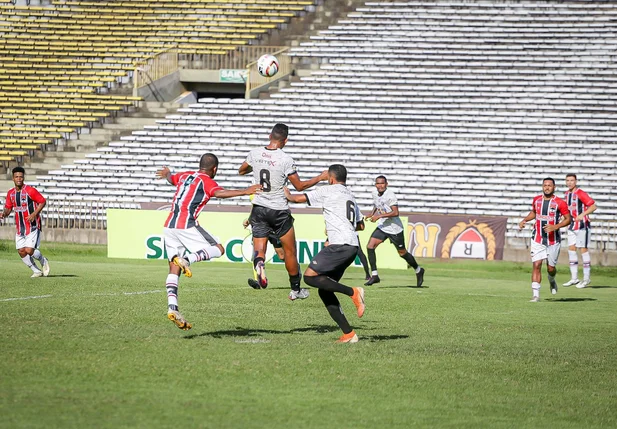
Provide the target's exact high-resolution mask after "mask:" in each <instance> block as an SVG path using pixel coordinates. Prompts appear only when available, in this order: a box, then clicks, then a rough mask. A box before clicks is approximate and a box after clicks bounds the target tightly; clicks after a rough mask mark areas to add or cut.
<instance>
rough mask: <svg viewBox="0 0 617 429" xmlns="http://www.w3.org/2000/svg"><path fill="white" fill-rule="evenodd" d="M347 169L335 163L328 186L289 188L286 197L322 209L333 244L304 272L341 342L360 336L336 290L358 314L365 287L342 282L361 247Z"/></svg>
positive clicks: (350, 341) (360, 215)
mask: <svg viewBox="0 0 617 429" xmlns="http://www.w3.org/2000/svg"><path fill="white" fill-rule="evenodd" d="M346 180H347V169H345V167H344V166H343V165H340V164H334V165H331V166H330V168H329V169H328V183H329V185H328V186H322V187H321V188H318V189H316V190H314V191H311V192H308V193H306V194H300V195H292V194H291V193H290V192H289V191H288V190H286V193H287V199H288V200H289V201H292V202H294V203H308V204H309V205H310V206H311V207H320V208H322V209H323V216H324V220H325V221H326V232H327V234H328V241H329V242H330V244H329V245H328V246H327V247H324V248H323V249H321V251H320V252H319V253H318V254H317V255H316V256H315V257H314V258H313V260H312V261H311V263H310V265H309V267H308V268H307V269H306V271H305V272H304V282H305V283H306V284H307V285H309V286H313V287H316V288H318V290H319V297H320V298H321V300H322V301H323V303H324V305H325V306H326V308H327V309H328V313H330V317H332V319H334V321H335V322H336V323H337V325H339V327H340V328H341V330H342V331H343V336H342V337H341V338H340V339H339V340H338V342H339V343H356V342H358V336H357V335H356V333H355V332H354V330H353V329H352V328H351V326H350V325H349V322H348V321H347V318H346V317H345V315H344V314H343V311H342V309H341V304H340V302H339V300H338V298H337V297H336V295H335V294H334V293H335V292H338V293H341V294H344V295H347V296H348V297H350V298H351V300H352V302H353V303H354V305H355V306H356V310H357V313H358V317H362V315H363V314H364V308H365V307H364V289H363V288H361V287H349V286H345V285H344V284H341V283H339V280H340V279H341V277H343V274H344V273H345V270H346V269H347V267H349V265H351V263H352V262H353V261H354V260H355V259H356V255H357V253H358V247H359V246H360V243H359V241H358V234H357V233H356V229H358V221H359V220H360V219H362V214H360V210H359V209H358V206H357V205H356V199H355V198H354V196H353V194H352V193H351V191H350V190H349V189H348V188H347V186H345V182H346Z"/></svg>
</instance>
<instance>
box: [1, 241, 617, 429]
mask: <svg viewBox="0 0 617 429" xmlns="http://www.w3.org/2000/svg"><path fill="white" fill-rule="evenodd" d="M43 251H44V253H46V254H47V256H48V257H49V258H50V260H51V261H52V276H50V277H49V278H40V279H30V278H29V276H30V273H29V270H28V269H27V268H26V267H25V266H24V265H23V264H22V262H21V261H20V260H19V258H18V256H17V254H16V252H15V250H14V248H13V245H12V243H11V242H0V267H1V277H0V306H1V308H2V311H1V312H0V323H1V325H2V331H1V333H0V427H2V428H5V427H6V428H21V427H45V428H56V427H57V428H71V427H79V428H83V427H113V428H124V427H127V428H129V427H130V428H133V427H143V428H152V427H191V428H192V427H203V428H268V429H273V428H351V427H353V428H410V427H449V428H461V427H470V428H475V427H491V428H495V427H497V428H500V427H504V428H505V427H508V428H512V427H516V428H524V427H528V428H540V427H542V428H544V427H554V428H592V427H615V426H617V407H616V404H617V342H616V341H615V338H616V336H615V320H616V316H615V309H616V304H617V268H614V267H613V268H602V267H594V268H593V270H594V271H593V285H594V287H593V288H590V289H585V290H579V289H576V288H567V289H566V288H561V289H560V291H559V294H558V295H557V296H556V297H555V298H554V299H551V297H550V293H549V291H548V287H546V286H545V287H543V289H542V291H541V295H542V298H543V301H542V302H540V303H538V304H533V303H529V302H528V300H529V298H530V296H531V290H530V268H531V263H529V264H512V263H504V262H495V263H482V262H441V263H440V262H431V261H430V260H425V261H422V262H423V266H425V267H426V268H427V275H426V286H428V287H426V288H422V289H417V288H410V287H407V286H408V285H410V284H412V283H414V281H413V280H412V272H411V271H388V270H383V271H382V272H380V275H381V277H382V283H381V284H379V285H377V286H373V287H371V288H367V292H366V302H367V311H366V314H365V316H364V317H363V318H362V319H360V320H358V319H357V317H355V315H354V311H353V305H352V303H351V300H349V299H348V298H345V297H341V302H342V305H343V307H344V309H345V311H346V313H347V314H348V316H349V319H350V322H351V323H352V325H353V326H354V327H355V329H356V332H357V333H358V335H359V336H360V339H361V340H360V342H359V343H357V344H343V345H341V344H335V343H334V341H335V340H336V339H337V338H338V336H339V335H340V332H339V331H338V328H337V327H336V326H335V325H334V322H332V321H331V320H330V318H329V316H328V314H327V312H326V310H325V309H324V308H323V306H322V304H321V301H320V300H319V298H318V296H317V293H316V291H315V290H312V291H311V292H312V294H311V297H310V298H309V299H308V300H305V301H301V302H291V301H289V300H288V299H287V297H286V296H287V292H288V288H287V276H286V273H285V272H284V270H283V269H282V267H280V266H277V267H272V266H269V270H268V273H269V278H270V283H271V286H270V287H269V288H268V289H267V290H263V291H254V290H252V289H250V288H249V287H248V286H247V285H246V278H247V277H248V276H249V275H251V270H250V267H249V266H248V264H241V265H230V264H224V263H203V264H198V265H196V266H195V267H194V277H193V278H192V279H186V278H182V279H181V284H180V291H179V299H180V306H181V309H182V311H183V313H184V314H185V316H186V317H187V318H188V319H189V320H190V321H191V322H192V323H193V329H192V330H191V331H188V332H184V331H180V330H179V329H177V328H176V327H175V326H174V325H173V324H172V323H171V322H169V321H168V320H167V319H166V294H165V292H164V282H165V276H166V273H167V267H166V264H165V263H164V262H162V261H145V260H144V261H132V260H109V259H107V258H106V257H105V248H104V247H101V246H78V245H73V246H71V245H60V244H53V243H44V247H43ZM559 269H560V274H558V281H559V282H560V283H563V282H565V281H566V280H567V279H568V277H569V276H568V275H567V274H566V272H567V267H560V268H559ZM344 282H345V283H347V284H350V285H359V284H360V283H362V282H363V275H362V272H361V270H359V269H350V270H349V271H348V273H347V274H346V277H345V278H344ZM545 284H546V281H545ZM45 295H50V296H47V297H43V298H32V299H23V300H8V299H10V298H20V297H22V298H23V297H31V296H39V297H40V296H45Z"/></svg>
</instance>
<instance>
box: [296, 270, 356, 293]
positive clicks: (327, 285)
mask: <svg viewBox="0 0 617 429" xmlns="http://www.w3.org/2000/svg"><path fill="white" fill-rule="evenodd" d="M304 283H306V284H307V285H309V286H313V287H316V288H317V289H319V290H325V291H328V292H333V293H334V292H338V293H342V294H345V295H347V296H352V295H353V289H352V288H350V287H349V286H345V285H344V284H341V283H339V282H336V281H334V280H332V279H331V278H330V277H328V276H324V275H318V276H304Z"/></svg>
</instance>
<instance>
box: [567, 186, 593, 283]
mask: <svg viewBox="0 0 617 429" xmlns="http://www.w3.org/2000/svg"><path fill="white" fill-rule="evenodd" d="M566 186H567V187H568V190H567V191H566V197H565V200H566V204H567V205H568V208H569V209H570V216H572V223H570V227H569V228H568V257H569V259H570V274H571V275H572V278H571V279H570V281H568V282H567V283H564V284H563V285H564V286H566V287H567V286H572V285H576V287H577V288H579V289H583V288H586V287H587V286H589V284H590V283H591V255H590V254H589V240H590V235H591V223H590V222H589V215H590V214H591V213H593V212H595V211H596V209H597V207H596V202H595V201H594V200H593V199H592V198H591V197H590V196H589V195H587V193H586V192H585V191H583V190H582V189H580V188H579V187H578V186H577V185H576V174H568V175H566ZM576 249H580V250H581V259H582V260H583V281H582V282H579V280H578V255H577V253H576Z"/></svg>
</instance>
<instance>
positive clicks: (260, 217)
mask: <svg viewBox="0 0 617 429" xmlns="http://www.w3.org/2000/svg"><path fill="white" fill-rule="evenodd" d="M249 222H250V223H251V229H252V230H253V237H254V238H266V237H269V236H270V235H274V236H275V237H276V238H278V237H282V236H284V235H285V234H287V232H288V231H289V230H290V229H291V228H293V226H294V218H293V217H292V216H291V211H290V210H274V209H269V208H267V207H263V206H257V205H254V206H253V209H252V210H251V215H250V216H249ZM273 244H274V243H273Z"/></svg>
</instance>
